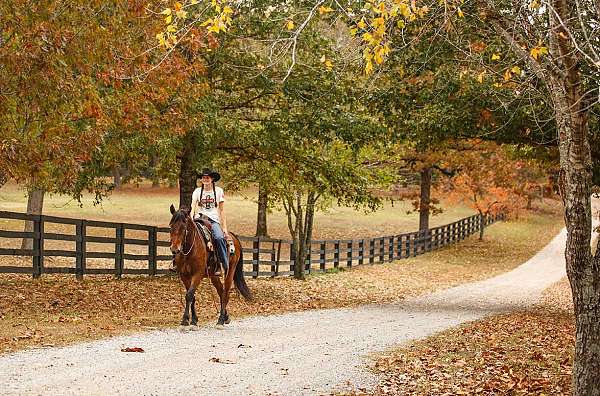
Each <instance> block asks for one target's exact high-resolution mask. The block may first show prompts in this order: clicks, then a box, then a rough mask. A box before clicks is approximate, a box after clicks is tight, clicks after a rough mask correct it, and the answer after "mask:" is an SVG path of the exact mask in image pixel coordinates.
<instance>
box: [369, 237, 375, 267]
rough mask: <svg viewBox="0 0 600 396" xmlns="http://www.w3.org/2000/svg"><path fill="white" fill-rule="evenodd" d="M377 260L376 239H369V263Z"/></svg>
mask: <svg viewBox="0 0 600 396" xmlns="http://www.w3.org/2000/svg"><path fill="white" fill-rule="evenodd" d="M374 262H375V239H373V238H370V239H369V264H373V263H374Z"/></svg>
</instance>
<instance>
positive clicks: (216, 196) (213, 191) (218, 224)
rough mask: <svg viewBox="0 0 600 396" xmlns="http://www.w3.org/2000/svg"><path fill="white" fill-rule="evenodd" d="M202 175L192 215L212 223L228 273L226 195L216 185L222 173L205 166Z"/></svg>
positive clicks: (216, 243)
mask: <svg viewBox="0 0 600 396" xmlns="http://www.w3.org/2000/svg"><path fill="white" fill-rule="evenodd" d="M200 177H201V178H202V179H201V181H202V185H201V186H200V187H198V188H196V189H195V190H194V192H193V193H192V205H191V206H192V210H191V211H190V216H191V217H192V219H193V220H196V219H198V218H200V217H204V218H205V219H207V220H208V221H209V222H210V223H211V225H212V234H213V239H214V242H215V245H216V246H215V250H216V253H217V257H218V259H219V261H220V262H221V264H222V265H223V272H224V273H225V275H227V270H228V269H229V251H228V247H227V241H226V240H227V239H229V233H228V232H227V220H226V218H225V207H224V205H225V195H224V193H223V189H222V188H221V187H217V186H215V183H216V182H217V181H219V179H220V178H221V175H219V173H218V172H215V171H213V170H210V169H206V168H205V169H203V170H202V174H201V175H200ZM215 275H220V274H218V273H217V274H215Z"/></svg>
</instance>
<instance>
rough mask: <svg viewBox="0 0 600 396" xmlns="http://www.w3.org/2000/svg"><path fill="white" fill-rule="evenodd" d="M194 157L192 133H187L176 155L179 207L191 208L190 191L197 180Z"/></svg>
mask: <svg viewBox="0 0 600 396" xmlns="http://www.w3.org/2000/svg"><path fill="white" fill-rule="evenodd" d="M195 158H196V144H195V139H194V135H193V134H192V133H188V134H187V135H186V137H185V140H184V146H183V150H182V151H181V153H180V154H179V155H178V156H177V159H178V160H179V209H185V210H190V209H191V208H192V206H191V205H192V193H193V192H194V190H195V189H196V181H197V180H198V174H197V173H196V170H195V168H194V160H195Z"/></svg>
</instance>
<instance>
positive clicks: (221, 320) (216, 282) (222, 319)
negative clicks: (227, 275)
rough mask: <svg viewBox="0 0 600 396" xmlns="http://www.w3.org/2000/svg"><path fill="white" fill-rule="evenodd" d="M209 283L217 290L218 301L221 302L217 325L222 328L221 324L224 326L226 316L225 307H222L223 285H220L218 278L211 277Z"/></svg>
mask: <svg viewBox="0 0 600 396" xmlns="http://www.w3.org/2000/svg"><path fill="white" fill-rule="evenodd" d="M210 281H211V282H212V284H213V286H214V287H215V289H217V293H219V300H220V302H221V312H220V313H219V320H218V321H217V325H219V326H222V325H223V324H225V322H226V320H225V319H226V316H227V311H225V305H223V284H222V283H221V279H220V278H219V277H218V276H211V277H210ZM227 323H228V322H227Z"/></svg>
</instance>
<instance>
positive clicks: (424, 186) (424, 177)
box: [419, 167, 432, 234]
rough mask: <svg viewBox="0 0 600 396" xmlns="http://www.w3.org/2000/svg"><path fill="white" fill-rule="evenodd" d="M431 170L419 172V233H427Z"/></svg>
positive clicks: (425, 169)
mask: <svg viewBox="0 0 600 396" xmlns="http://www.w3.org/2000/svg"><path fill="white" fill-rule="evenodd" d="M431 173H432V172H431V168H430V167H427V168H423V169H422V170H421V195H420V196H419V231H420V232H421V233H423V234H427V233H429V206H430V204H431Z"/></svg>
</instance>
